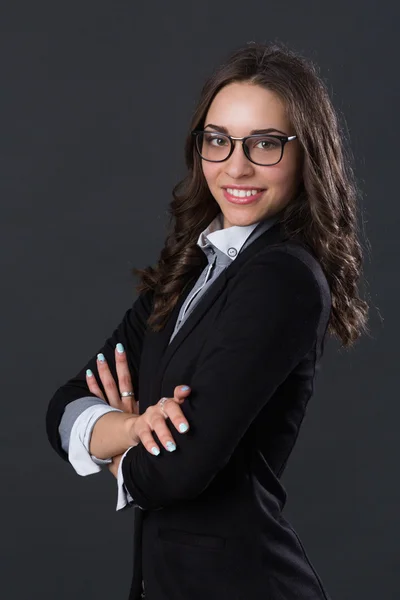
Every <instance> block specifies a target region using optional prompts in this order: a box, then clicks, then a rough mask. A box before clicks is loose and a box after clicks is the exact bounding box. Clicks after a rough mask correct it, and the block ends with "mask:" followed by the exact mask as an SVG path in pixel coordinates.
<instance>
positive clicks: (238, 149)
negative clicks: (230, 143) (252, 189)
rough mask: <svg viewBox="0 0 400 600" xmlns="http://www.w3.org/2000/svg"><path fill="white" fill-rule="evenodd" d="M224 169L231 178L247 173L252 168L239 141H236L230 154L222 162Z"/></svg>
mask: <svg viewBox="0 0 400 600" xmlns="http://www.w3.org/2000/svg"><path fill="white" fill-rule="evenodd" d="M224 169H225V173H227V174H228V175H229V176H230V177H232V178H236V177H239V176H241V175H248V174H249V173H250V172H251V171H252V170H253V164H252V163H251V161H250V160H249V159H248V158H247V156H246V155H245V153H244V151H243V147H242V144H241V143H238V142H236V144H235V147H234V149H233V152H232V154H231V155H230V157H229V158H228V159H227V160H226V161H225V163H224Z"/></svg>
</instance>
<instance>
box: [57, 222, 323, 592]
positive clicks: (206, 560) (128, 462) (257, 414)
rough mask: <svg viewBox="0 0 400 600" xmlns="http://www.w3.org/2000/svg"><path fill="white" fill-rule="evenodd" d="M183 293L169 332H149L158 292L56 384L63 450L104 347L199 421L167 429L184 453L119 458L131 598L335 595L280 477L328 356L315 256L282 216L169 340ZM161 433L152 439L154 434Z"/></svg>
mask: <svg viewBox="0 0 400 600" xmlns="http://www.w3.org/2000/svg"><path fill="white" fill-rule="evenodd" d="M192 287H193V284H192V285H189V286H187V287H186V288H185V290H184V292H183V294H182V295H181V297H180V299H179V302H178V304H177V305H176V306H175V308H174V310H173V311H172V313H171V315H170V318H169V320H168V323H167V325H166V327H165V328H164V330H163V331H161V332H160V333H153V332H150V331H146V324H145V321H146V318H147V317H148V315H149V314H150V311H151V307H152V293H151V292H146V293H143V294H141V295H140V296H139V297H138V299H137V300H136V301H135V302H134V304H133V307H132V308H131V309H130V310H129V311H127V313H126V314H125V316H124V319H123V321H122V323H121V324H120V325H119V326H118V328H117V329H116V330H115V331H114V333H113V334H112V336H111V337H110V338H109V339H108V340H107V341H106V343H105V345H104V346H103V347H102V348H101V349H99V350H97V351H96V353H95V354H94V356H93V357H92V358H91V360H89V362H88V363H87V364H86V365H85V366H84V367H83V368H82V370H81V371H80V373H78V375H77V376H76V377H75V378H73V379H71V380H69V381H68V382H67V383H66V384H65V385H63V386H62V387H61V388H59V389H58V390H57V391H56V393H55V395H54V396H53V398H52V399H51V402H50V405H49V408H48V412H47V432H48V437H49V440H50V442H51V444H52V446H53V447H54V449H55V450H56V451H57V452H58V454H59V455H60V456H61V457H62V458H64V459H67V456H66V454H65V452H64V451H63V450H62V448H61V445H60V439H59V435H58V425H59V422H60V420H61V417H62V413H63V410H64V408H65V406H66V404H68V402H71V401H72V400H75V399H77V398H79V397H82V396H87V395H91V394H90V392H89V390H88V388H87V386H86V380H85V371H86V369H87V368H90V369H92V371H93V372H94V373H95V374H97V370H96V355H97V352H99V351H101V352H103V354H104V355H105V356H106V359H107V361H108V363H109V365H110V366H111V368H112V369H114V376H115V365H114V349H115V345H116V343H117V342H122V343H123V344H124V346H125V348H126V351H127V356H128V361H129V367H130V371H131V375H132V380H133V384H134V389H135V393H136V396H137V398H138V399H139V400H140V412H141V413H143V412H144V411H145V410H146V409H147V407H148V406H149V405H152V404H155V403H156V402H157V401H158V400H159V399H160V398H161V397H162V396H172V395H173V390H174V388H175V386H176V385H180V384H187V385H189V386H190V387H191V393H190V395H189V397H188V398H187V399H186V400H185V402H184V403H183V404H182V405H181V408H182V410H183V412H184V414H185V416H186V417H187V419H188V422H189V424H190V429H189V431H188V433H186V434H180V433H178V432H177V431H176V429H175V428H174V426H173V425H172V424H171V423H169V421H167V424H168V423H169V424H170V430H171V433H172V436H173V438H174V439H175V442H176V445H177V450H176V451H175V452H172V453H169V452H167V451H166V450H165V449H164V448H163V446H161V445H160V444H159V446H160V449H161V454H160V455H159V456H158V457H157V456H153V455H151V454H150V453H149V452H148V451H147V450H145V448H144V447H143V445H142V444H139V445H138V446H135V447H134V448H132V449H131V450H130V451H129V452H128V454H127V456H126V458H125V460H124V462H123V475H124V480H125V484H126V486H127V488H128V490H129V492H130V493H131V495H132V496H133V498H134V499H135V500H136V501H137V502H138V504H139V505H140V506H141V507H143V509H144V510H142V509H140V508H137V507H134V508H133V509H131V510H132V511H133V512H134V517H135V523H134V565H133V579H132V588H131V593H130V596H129V598H130V600H139V598H140V592H141V582H142V579H143V580H144V583H145V589H146V599H147V600H204V599H205V598H207V600H295V599H296V600H317V599H318V600H326V599H327V598H328V596H327V594H326V592H325V591H324V589H323V587H322V584H321V581H320V578H319V577H318V575H317V573H316V572H315V570H314V568H313V566H312V564H311V562H310V560H309V558H308V556H307V554H306V552H305V550H304V548H303V546H302V543H301V541H300V540H299V538H298V536H297V534H296V532H295V531H294V530H293V528H292V527H291V526H290V524H289V523H288V521H287V520H286V519H285V518H284V517H283V515H282V509H283V507H284V505H285V501H286V491H285V489H284V487H283V486H282V484H281V482H280V477H281V475H282V473H283V470H284V468H285V466H286V463H287V460H288V458H289V456H290V453H291V451H292V449H293V446H294V444H295V441H296V438H297V435H298V433H299V428H300V425H301V422H302V420H303V417H304V414H305V410H306V405H307V402H308V400H309V399H310V397H311V395H312V392H313V388H314V380H315V375H316V370H317V367H318V363H319V360H320V358H321V355H322V351H323V342H324V337H325V334H326V329H327V324H328V319H329V313H330V309H331V296H330V291H329V286H328V284H327V280H326V278H325V275H324V273H323V271H322V269H321V267H320V265H319V263H318V261H317V260H316V258H315V257H314V256H313V254H312V252H311V251H310V250H309V249H308V248H307V247H306V246H305V245H304V244H301V243H300V242H297V241H293V240H287V239H285V238H284V235H283V232H282V228H281V225H280V223H279V222H278V223H277V224H275V225H274V226H272V227H271V228H270V229H268V230H267V231H266V232H265V233H263V234H262V235H261V236H260V237H258V238H257V239H256V240H255V241H254V242H253V243H252V244H250V245H249V246H248V247H247V248H245V249H244V250H243V252H241V253H240V254H239V256H238V257H237V258H236V259H235V260H234V261H233V262H232V264H231V265H229V266H228V267H227V268H226V269H225V270H224V271H223V272H222V273H221V275H220V276H219V277H218V278H217V279H216V280H215V281H214V283H213V284H212V285H211V286H210V288H209V290H208V291H207V293H206V294H205V295H204V297H203V298H202V299H201V300H200V302H199V303H198V305H197V306H196V307H195V308H194V310H193V312H192V313H191V314H190V315H189V316H188V318H187V320H186V321H185V322H184V323H183V325H182V327H181V329H180V330H179V331H178V333H177V335H176V336H175V338H174V339H173V340H172V342H171V343H170V344H168V342H169V339H170V336H171V334H172V331H173V328H174V325H175V321H176V319H177V316H178V313H179V309H180V307H181V306H182V303H183V302H184V301H185V299H186V298H187V296H188V294H189V293H190V290H191V289H192ZM156 440H157V441H158V439H157V436H156Z"/></svg>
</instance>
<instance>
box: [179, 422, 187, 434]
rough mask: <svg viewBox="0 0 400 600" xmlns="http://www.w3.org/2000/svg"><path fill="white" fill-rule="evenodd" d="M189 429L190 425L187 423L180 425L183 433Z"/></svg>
mask: <svg viewBox="0 0 400 600" xmlns="http://www.w3.org/2000/svg"><path fill="white" fill-rule="evenodd" d="M188 429H189V427H188V426H187V425H186V423H181V424H180V425H179V431H180V432H181V433H185V431H187V430H188Z"/></svg>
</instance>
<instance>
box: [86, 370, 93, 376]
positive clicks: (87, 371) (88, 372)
mask: <svg viewBox="0 0 400 600" xmlns="http://www.w3.org/2000/svg"><path fill="white" fill-rule="evenodd" d="M86 375H87V376H88V377H93V373H92V371H91V369H86Z"/></svg>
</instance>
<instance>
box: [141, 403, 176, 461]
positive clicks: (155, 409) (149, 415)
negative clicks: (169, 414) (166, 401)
mask: <svg viewBox="0 0 400 600" xmlns="http://www.w3.org/2000/svg"><path fill="white" fill-rule="evenodd" d="M170 400H172V399H170ZM171 404H173V401H172V402H171ZM164 406H165V405H164ZM143 416H145V418H146V419H147V422H148V423H149V425H150V428H151V429H152V430H153V431H154V432H155V433H156V434H157V437H158V439H159V440H160V442H161V444H162V445H163V446H164V448H165V449H166V450H168V452H173V451H174V450H176V444H175V441H174V438H173V437H172V435H171V432H170V430H169V429H168V425H167V424H166V422H165V417H164V415H163V414H162V412H161V407H160V405H159V404H156V405H154V406H149V407H148V409H147V410H146V412H145V413H144V415H143Z"/></svg>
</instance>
